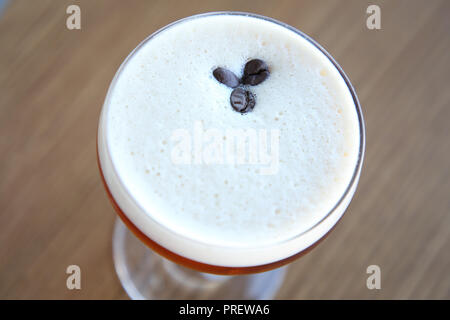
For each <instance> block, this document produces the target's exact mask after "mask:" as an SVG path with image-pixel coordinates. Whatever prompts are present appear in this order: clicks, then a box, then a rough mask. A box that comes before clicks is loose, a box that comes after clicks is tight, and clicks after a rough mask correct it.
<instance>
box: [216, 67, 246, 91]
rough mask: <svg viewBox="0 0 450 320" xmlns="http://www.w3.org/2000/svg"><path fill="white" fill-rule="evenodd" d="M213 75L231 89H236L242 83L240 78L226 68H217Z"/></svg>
mask: <svg viewBox="0 0 450 320" xmlns="http://www.w3.org/2000/svg"><path fill="white" fill-rule="evenodd" d="M213 75H214V78H216V79H217V81H219V82H220V83H223V84H224V85H226V86H227V87H230V88H236V87H237V86H238V85H239V83H240V81H239V78H238V77H237V76H236V75H235V74H234V73H233V72H231V71H230V70H227V69H224V68H216V69H215V70H214V71H213Z"/></svg>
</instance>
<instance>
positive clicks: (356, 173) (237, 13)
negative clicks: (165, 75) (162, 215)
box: [97, 11, 365, 249]
mask: <svg viewBox="0 0 450 320" xmlns="http://www.w3.org/2000/svg"><path fill="white" fill-rule="evenodd" d="M217 15H230V16H247V17H250V18H255V19H260V20H264V21H268V22H271V23H274V24H276V25H279V26H281V27H284V28H286V29H288V30H290V31H292V32H294V33H295V34H297V35H299V36H301V37H302V38H303V39H305V40H306V41H308V42H309V43H311V44H312V45H313V46H314V47H315V48H317V49H318V50H319V51H320V52H321V53H322V54H324V55H325V57H326V58H327V59H328V60H329V61H330V62H331V63H332V65H333V66H334V67H335V68H336V70H337V71H338V72H339V74H340V76H341V77H342V79H343V80H344V82H345V84H346V85H347V88H348V90H349V92H350V94H351V97H352V100H353V102H354V106H355V109H356V114H357V118H358V124H359V137H360V140H359V142H360V143H359V150H358V155H357V161H356V165H355V168H354V170H353V174H352V177H351V179H350V181H349V183H348V185H347V187H346V188H345V191H344V192H343V193H342V195H341V197H340V198H339V200H338V201H337V202H336V204H335V205H334V206H333V207H332V209H331V210H330V211H329V212H328V213H327V214H326V215H325V216H323V217H322V218H321V219H320V220H319V221H317V222H316V223H315V224H314V225H312V226H311V227H309V228H308V229H306V230H304V231H302V232H300V233H298V234H296V235H293V236H291V237H289V238H287V239H283V240H280V241H277V242H273V243H270V244H268V245H262V246H258V245H254V246H244V247H240V246H227V245H216V244H214V245H210V244H207V243H206V242H204V241H201V240H198V239H194V238H191V237H188V236H186V235H184V234H181V233H179V232H177V231H175V230H173V229H171V228H169V227H167V226H166V225H164V224H162V223H161V222H160V221H158V220H157V219H155V218H153V217H152V216H151V215H150V214H148V212H147V210H145V209H144V208H143V207H142V206H141V204H140V203H139V202H138V201H137V199H136V198H135V197H134V196H133V195H132V193H131V192H130V190H129V188H128V187H127V185H126V184H125V183H124V182H123V180H122V178H121V176H120V175H119V174H118V170H117V168H116V165H115V164H114V162H113V161H112V158H111V156H110V148H109V146H108V145H109V142H108V141H107V140H106V139H105V145H106V151H107V157H108V158H109V160H110V164H111V166H112V168H113V171H114V174H115V176H116V178H117V181H118V182H119V183H120V185H121V187H122V188H123V190H125V191H126V192H127V194H128V197H129V198H130V199H132V200H133V202H134V204H135V205H136V206H137V207H139V209H140V210H141V211H142V212H145V215H146V218H148V219H151V220H152V221H153V222H154V223H156V224H158V225H159V226H160V227H162V228H164V229H165V230H167V231H169V232H170V233H172V234H174V235H176V236H177V237H180V238H183V239H187V240H189V241H193V242H196V243H200V244H205V245H209V246H213V247H221V248H229V249H234V248H245V249H252V248H265V247H266V248H269V247H272V246H277V245H281V244H284V243H287V242H290V241H293V240H294V239H297V238H300V237H301V236H303V235H305V234H307V233H308V232H310V231H312V230H314V229H315V228H316V227H318V226H319V225H320V224H322V223H323V222H324V221H325V220H327V218H329V217H330V216H331V215H332V214H333V213H334V212H335V211H336V209H338V208H339V207H340V205H341V204H342V203H343V202H344V200H345V199H346V197H347V196H348V195H349V194H350V192H351V190H352V187H353V186H354V185H355V184H356V183H357V182H358V180H359V175H360V172H361V168H362V164H363V159H364V152H365V125H364V118H363V114H362V110H361V105H360V103H359V100H358V97H357V95H356V92H355V89H354V87H353V85H352V84H351V82H350V79H349V78H348V76H347V75H346V74H345V72H344V71H343V69H342V68H341V66H340V65H339V64H338V63H337V62H336V60H335V59H334V58H333V57H332V56H331V54H329V53H328V52H327V51H326V50H325V49H324V48H323V47H322V46H321V45H320V44H319V43H317V42H316V41H315V40H314V39H312V38H311V37H310V36H308V35H306V34H305V33H303V32H302V31H300V30H298V29H296V28H294V27H292V26H290V25H288V24H286V23H284V22H281V21H279V20H276V19H274V18H270V17H266V16H263V15H260V14H256V13H250V12H242V11H212V12H206V13H200V14H195V15H191V16H188V17H185V18H181V19H178V20H176V21H173V22H171V23H169V24H167V25H165V26H164V27H162V28H160V29H158V30H156V31H155V32H153V33H151V34H150V35H149V36H147V37H146V38H145V39H144V40H142V41H141V42H140V43H139V44H138V45H137V46H136V47H135V48H134V49H133V50H132V51H131V52H130V53H129V54H128V55H127V57H126V58H125V59H124V60H123V62H122V63H121V65H120V66H119V68H118V69H117V71H116V73H115V74H114V77H113V79H112V81H111V83H110V85H109V87H108V91H107V94H106V97H105V101H104V103H103V105H102V110H101V114H103V112H104V109H105V106H108V105H109V100H110V96H111V92H112V88H113V87H114V86H115V84H116V82H117V80H118V78H119V76H120V74H121V73H122V71H123V69H124V68H125V66H126V65H127V63H128V62H129V61H130V60H131V58H132V57H133V56H134V54H135V53H136V52H138V51H139V49H140V48H141V47H143V46H144V45H145V44H146V43H147V42H149V41H151V40H152V39H153V38H154V37H155V36H156V35H158V34H160V33H161V32H163V31H165V30H166V29H169V28H171V27H172V26H174V25H176V24H179V23H182V22H186V21H189V20H193V19H198V18H202V17H209V16H217ZM101 117H102V116H101V115H100V120H101ZM97 139H98V136H97ZM100 167H101V166H100ZM100 169H101V168H100ZM101 170H102V169H101ZM102 171H103V170H102ZM105 182H106V179H105ZM108 187H109V186H108ZM109 189H111V188H110V187H109ZM111 195H112V196H113V197H114V195H113V193H112V190H111ZM115 201H116V202H117V199H115ZM350 201H351V199H350ZM117 204H118V205H119V203H117ZM120 210H121V211H122V212H123V213H124V214H125V215H126V212H125V211H123V210H122V209H121V208H120ZM344 213H345V211H344ZM344 213H343V214H344ZM343 214H342V215H343ZM342 215H341V216H340V217H339V219H338V220H337V221H339V220H340V219H341V218H342ZM126 216H127V217H128V219H130V217H129V216H128V215H126ZM130 221H131V222H133V221H132V220H131V219H130ZM337 221H336V223H337ZM133 224H134V222H133ZM135 227H136V228H138V229H139V230H141V232H143V231H142V229H141V228H139V226H137V225H135ZM331 229H332V227H331V228H330V229H329V230H328V231H330V230H331ZM328 231H327V232H328ZM143 234H145V235H146V236H147V237H148V238H150V239H152V238H151V236H150V235H148V234H146V233H145V232H143ZM321 238H322V237H320V238H319V239H317V240H316V241H314V243H316V242H317V241H319V240H320V239H321ZM314 243H312V244H311V245H314Z"/></svg>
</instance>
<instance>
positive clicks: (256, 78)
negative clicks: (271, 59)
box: [242, 59, 270, 86]
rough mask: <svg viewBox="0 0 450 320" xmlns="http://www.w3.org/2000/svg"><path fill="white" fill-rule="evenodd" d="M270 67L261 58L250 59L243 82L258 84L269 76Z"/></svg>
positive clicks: (245, 68) (246, 65)
mask: <svg viewBox="0 0 450 320" xmlns="http://www.w3.org/2000/svg"><path fill="white" fill-rule="evenodd" d="M269 74H270V72H269V67H268V66H267V64H266V63H265V62H264V61H262V60H260V59H253V60H250V61H249V62H247V63H246V64H245V67H244V76H243V77H242V83H243V84H247V85H251V86H256V85H258V84H260V83H261V82H263V81H264V80H266V79H267V77H269Z"/></svg>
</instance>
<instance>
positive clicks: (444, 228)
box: [0, 0, 450, 299]
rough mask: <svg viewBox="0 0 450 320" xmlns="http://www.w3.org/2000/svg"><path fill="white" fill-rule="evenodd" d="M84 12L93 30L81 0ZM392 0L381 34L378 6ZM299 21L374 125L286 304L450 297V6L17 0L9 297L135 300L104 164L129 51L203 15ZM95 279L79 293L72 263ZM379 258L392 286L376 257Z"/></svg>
mask: <svg viewBox="0 0 450 320" xmlns="http://www.w3.org/2000/svg"><path fill="white" fill-rule="evenodd" d="M73 3H77V4H78V5H79V6H80V7H81V17H82V21H81V27H82V29H81V30H68V29H67V28H66V18H67V14H66V8H67V6H68V5H70V4H73ZM369 4H378V5H379V6H380V7H381V26H382V29H381V30H368V29H367V27H366V18H367V16H368V15H367V14H366V8H367V6H368V5H369ZM218 10H236V11H249V12H255V13H259V14H263V15H267V16H271V17H273V18H276V19H278V20H281V21H284V22H286V23H288V24H291V25H292V26H294V27H297V28H298V29H300V30H302V31H304V32H305V33H307V34H308V35H310V36H312V37H313V38H314V39H316V40H317V41H318V42H319V43H320V44H322V45H323V46H324V47H325V48H326V49H327V50H328V51H329V52H330V53H331V54H332V55H333V56H334V57H335V58H336V60H337V61H338V62H339V63H340V65H341V66H342V67H343V69H344V70H345V72H346V73H347V74H348V76H349V77H350V79H351V81H352V83H353V84H354V86H355V88H356V91H357V93H358V96H359V98H360V101H361V104H362V107H363V111H364V115H365V120H366V127H367V128H366V129H367V150H366V158H365V163H364V167H363V172H362V176H361V181H360V185H359V188H358V190H357V192H356V195H355V197H354V200H353V202H352V203H351V205H350V207H349V209H348V212H347V214H346V215H345V216H344V218H343V220H342V221H341V223H340V224H339V225H338V226H337V228H336V229H335V230H334V232H333V233H332V234H331V235H330V236H329V237H328V238H327V239H326V240H325V241H324V242H323V243H321V244H320V245H319V246H318V247H317V248H316V249H314V250H313V251H312V252H311V253H309V254H308V255H306V256H305V257H303V258H301V259H299V260H297V261H296V262H294V263H292V264H291V265H290V267H289V272H288V278H287V279H286V281H285V283H284V285H283V287H282V288H281V290H280V291H279V293H278V295H277V298H279V299H322V298H327V299H352V298H354V299H381V298H385V299H410V298H415V299H425V298H431V299H436V298H444V299H450V275H449V270H450V250H449V247H450V231H449V230H450V87H449V85H450V1H447V0H441V1H439V0H432V1H407V0H396V1H377V0H373V1H370V2H369V1H360V0H353V1H324V0H320V1H317V0H316V1H297V0H286V1H279V0H277V1H241V0H236V1H215V0H214V1H210V0H208V1H206V0H205V1H194V0H193V1H167V0H164V1H134V0H133V1H101V0H95V1H63V0H61V1H56V0H54V1H27V0H22V1H11V2H10V3H9V4H8V6H7V7H6V9H5V11H4V12H3V13H2V15H1V16H0V152H1V156H0V298H2V299H15V298H18V299H29V298H33V299H127V298H128V297H127V295H126V294H125V292H124V291H123V289H122V287H121V285H120V282H119V281H118V279H117V276H116V274H115V271H114V267H113V263H112V253H111V235H112V228H113V224H114V221H115V214H114V212H113V210H112V207H111V205H110V203H109V202H108V200H107V197H106V194H105V191H104V190H103V186H102V184H101V181H100V176H99V173H98V169H97V165H96V154H95V139H96V129H97V121H98V116H99V112H100V109H101V106H102V103H103V99H104V97H105V94H106V90H107V88H108V86H109V83H110V81H111V79H112V77H113V76H114V73H115V72H116V70H117V68H118V66H119V65H120V63H121V61H122V60H123V59H124V58H125V57H126V56H127V54H128V53H129V52H130V51H131V50H132V49H133V48H134V47H135V46H136V45H137V44H138V43H139V42H140V41H141V40H143V39H144V38H145V37H146V36H148V35H149V34H151V33H152V32H154V31H155V30H157V29H158V28H160V27H162V26H164V25H166V24H167V23H169V22H172V21H174V20H177V19H179V18H182V17H185V16H188V15H192V14H195V13H201V12H207V11H218ZM70 264H77V265H79V266H80V267H81V270H82V289H81V290H72V291H70V290H68V289H67V288H66V277H67V275H66V273H65V271H66V267H67V266H68V265H70ZM372 264H376V265H379V266H380V268H381V272H382V283H381V285H382V288H381V290H368V289H367V287H366V279H367V277H368V275H367V274H366V268H367V266H369V265H372Z"/></svg>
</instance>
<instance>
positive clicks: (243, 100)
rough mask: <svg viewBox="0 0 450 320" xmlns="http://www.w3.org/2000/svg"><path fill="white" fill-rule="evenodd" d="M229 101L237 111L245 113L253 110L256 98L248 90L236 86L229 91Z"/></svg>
mask: <svg viewBox="0 0 450 320" xmlns="http://www.w3.org/2000/svg"><path fill="white" fill-rule="evenodd" d="M230 103H231V106H232V107H233V109H234V110H236V111H237V112H240V113H246V112H249V111H252V110H253V108H254V106H255V103H256V100H255V96H254V95H253V93H251V92H250V91H248V90H245V89H242V88H236V89H234V90H233V92H231V96H230Z"/></svg>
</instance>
